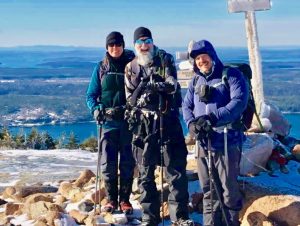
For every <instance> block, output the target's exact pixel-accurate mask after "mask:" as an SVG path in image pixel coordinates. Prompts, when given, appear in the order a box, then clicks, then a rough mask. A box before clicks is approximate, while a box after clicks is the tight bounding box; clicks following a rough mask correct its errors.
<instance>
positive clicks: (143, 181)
mask: <svg viewBox="0 0 300 226" xmlns="http://www.w3.org/2000/svg"><path fill="white" fill-rule="evenodd" d="M153 123H154V118H150V120H149V121H147V122H146V123H145V124H146V126H147V127H148V128H153ZM164 125H165V126H164V134H165V136H166V138H167V139H166V140H168V142H167V145H166V146H165V147H166V148H165V150H164V155H163V161H164V162H163V164H164V166H165V167H164V173H165V177H166V178H164V179H166V181H167V183H168V184H169V191H170V193H169V196H168V204H169V212H170V218H171V221H176V220H178V219H179V218H183V219H188V198H189V194H188V181H187V176H186V164H187V161H186V157H187V149H186V145H185V142H184V136H183V132H182V128H181V125H180V121H179V119H178V118H177V117H173V118H166V119H165V120H164ZM154 128H158V127H157V126H154ZM146 130H147V129H146ZM148 131H152V132H153V133H150V134H146V136H143V137H144V139H143V143H142V144H140V145H137V146H134V147H133V149H134V156H135V158H136V161H137V164H138V169H139V178H138V182H139V188H140V192H141V197H140V203H141V205H142V207H143V210H144V212H143V221H149V222H151V225H152V224H153V226H155V225H157V224H158V223H159V222H160V215H159V212H160V196H159V193H158V191H157V188H156V183H155V177H154V171H155V169H156V166H157V165H160V145H159V139H160V136H159V133H158V132H157V131H158V130H156V132H154V131H153V130H151V129H149V130H148ZM144 135H145V134H144Z"/></svg>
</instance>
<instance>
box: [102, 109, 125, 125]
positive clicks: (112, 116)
mask: <svg viewBox="0 0 300 226" xmlns="http://www.w3.org/2000/svg"><path fill="white" fill-rule="evenodd" d="M124 112H125V107H123V106H117V107H114V108H105V117H106V120H108V121H111V120H117V121H120V120H124Z"/></svg>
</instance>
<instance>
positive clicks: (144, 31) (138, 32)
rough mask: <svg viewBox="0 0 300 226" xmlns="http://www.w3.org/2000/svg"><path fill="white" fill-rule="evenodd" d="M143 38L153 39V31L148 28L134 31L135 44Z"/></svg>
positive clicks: (139, 28)
mask: <svg viewBox="0 0 300 226" xmlns="http://www.w3.org/2000/svg"><path fill="white" fill-rule="evenodd" d="M141 37H147V38H152V34H151V31H150V30H149V29H148V28H146V27H138V28H137V29H135V31H134V35H133V43H135V42H136V40H138V39H139V38H141Z"/></svg>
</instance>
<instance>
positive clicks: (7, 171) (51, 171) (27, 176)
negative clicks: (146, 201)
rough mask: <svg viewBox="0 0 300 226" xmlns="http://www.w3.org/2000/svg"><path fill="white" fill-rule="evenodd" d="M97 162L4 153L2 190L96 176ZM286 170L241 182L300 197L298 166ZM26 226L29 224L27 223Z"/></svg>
mask: <svg viewBox="0 0 300 226" xmlns="http://www.w3.org/2000/svg"><path fill="white" fill-rule="evenodd" d="M188 158H193V155H191V154H189V156H188ZM96 163H97V153H91V152H87V151H82V150H65V149H60V150H51V151H41V150H1V151H0V165H1V172H0V191H2V190H3V189H4V188H5V187H7V186H12V185H15V184H17V183H18V184H32V183H43V184H53V183H54V182H57V181H59V180H72V179H76V178H77V177H78V176H79V174H80V172H81V171H82V170H83V169H90V170H92V171H93V172H94V173H96ZM287 168H288V169H289V171H290V172H289V173H288V174H283V173H281V172H280V171H279V170H278V171H275V172H274V174H273V175H272V176H270V175H269V174H268V173H266V172H261V173H260V174H259V175H258V176H256V177H241V178H240V179H241V180H244V181H245V182H248V183H254V184H257V185H260V186H263V187H266V188H269V189H272V190H275V191H278V192H280V193H282V194H292V195H297V196H299V197H300V172H299V171H300V170H299V163H297V162H295V161H290V162H289V164H288V165H287ZM199 191H200V186H199V181H193V182H189V193H190V195H191V194H193V193H195V192H199ZM135 213H136V214H137V215H140V214H141V211H140V210H139V209H137V207H136V212H135ZM191 218H192V219H194V220H195V221H196V222H202V215H201V214H197V213H193V214H191ZM23 220H24V219H23ZM22 225H23V224H22ZM27 225H30V223H29V222H28V224H27ZM165 225H166V226H168V225H171V223H170V221H169V220H167V221H165Z"/></svg>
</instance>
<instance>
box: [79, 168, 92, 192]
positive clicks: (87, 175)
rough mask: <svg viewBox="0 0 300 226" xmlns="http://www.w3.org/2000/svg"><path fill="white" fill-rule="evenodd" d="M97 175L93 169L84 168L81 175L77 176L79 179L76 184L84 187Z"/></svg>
mask: <svg viewBox="0 0 300 226" xmlns="http://www.w3.org/2000/svg"><path fill="white" fill-rule="evenodd" d="M95 176H96V175H95V174H94V173H93V172H92V171H91V170H88V169H86V170H84V171H83V172H81V174H80V176H79V177H78V178H77V180H76V181H75V182H74V185H75V186H77V187H79V188H82V187H83V186H84V185H86V184H87V183H88V182H89V181H90V180H91V178H92V177H95Z"/></svg>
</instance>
